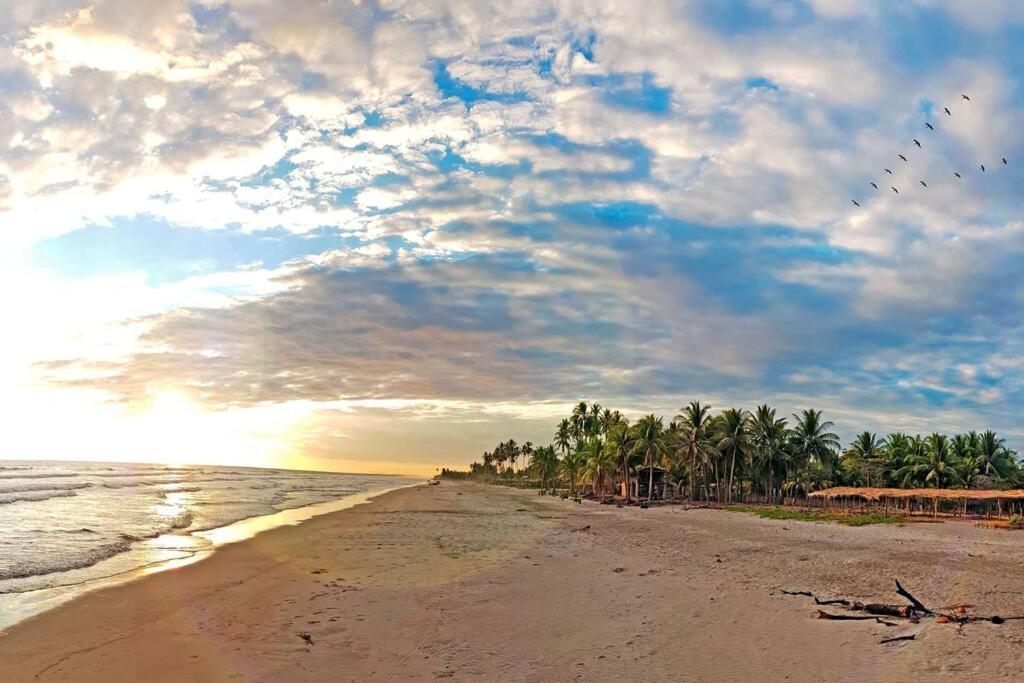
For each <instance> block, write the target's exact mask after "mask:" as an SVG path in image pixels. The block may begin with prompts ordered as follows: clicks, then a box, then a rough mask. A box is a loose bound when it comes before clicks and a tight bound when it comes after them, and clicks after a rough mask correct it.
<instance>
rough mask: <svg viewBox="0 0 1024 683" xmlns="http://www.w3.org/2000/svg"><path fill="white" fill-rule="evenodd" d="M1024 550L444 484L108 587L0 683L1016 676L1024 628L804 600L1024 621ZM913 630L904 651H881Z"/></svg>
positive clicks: (992, 540) (32, 640) (945, 535)
mask: <svg viewBox="0 0 1024 683" xmlns="http://www.w3.org/2000/svg"><path fill="white" fill-rule="evenodd" d="M1022 566H1024V535H1022V533H1018V532H1005V531H996V530H990V529H981V528H978V527H975V526H972V525H970V524H967V523H962V522H957V523H945V524H921V523H914V524H906V525H899V526H894V525H878V526H870V527H860V528H851V527H844V526H839V525H835V524H822V523H808V522H795V521H777V520H762V519H759V518H757V517H754V516H752V515H748V514H742V513H736V512H728V511H722V510H707V509H684V508H683V507H682V506H673V507H664V508H652V509H649V510H641V509H638V508H616V507H614V506H599V505H597V504H594V503H584V504H576V503H572V502H568V501H562V500H557V499H554V498H550V497H545V496H538V495H536V494H535V493H534V492H525V491H517V490H511V489H505V488H500V487H486V486H482V485H475V484H465V483H450V482H445V483H442V484H441V485H440V486H426V485H424V486H416V487H411V488H406V489H401V490H398V491H393V492H390V493H387V494H384V495H382V496H380V497H378V498H376V499H374V500H372V501H371V502H370V503H367V504H364V505H359V506H357V507H354V508H351V509H349V510H344V511H340V512H335V513H331V514H327V515H323V516H320V517H315V518H313V519H311V520H309V521H306V522H303V523H301V524H299V525H297V526H294V527H282V528H278V529H274V530H271V531H267V532H265V533H262V534H260V535H258V536H256V537H255V538H252V539H249V540H246V541H242V542H239V543H235V544H231V545H228V546H225V547H223V548H221V549H219V550H217V551H216V552H215V553H213V555H212V556H211V557H210V558H209V559H206V560H203V561H201V562H198V563H196V564H193V565H190V566H187V567H183V568H180V569H175V570H170V571H166V572H162V573H159V574H153V575H151V576H148V577H145V578H143V579H140V580H138V581H134V582H132V583H129V584H125V585H121V586H115V587H112V588H107V589H102V590H98V591H95V592H92V593H89V594H86V595H84V596H82V597H80V598H77V599H75V600H73V601H71V602H70V603H67V604H65V605H63V606H61V607H58V608H56V609H54V610H51V611H49V612H46V613H43V614H41V615H38V616H36V617H33V618H32V619H30V620H28V621H24V622H22V623H20V624H17V625H16V626H14V627H12V628H11V629H9V630H8V631H7V632H5V633H3V634H2V635H0V680H3V681H69V680H70V681H133V680H150V681H198V680H202V681H239V680H240V681H344V680H436V679H444V678H452V679H456V680H480V681H493V680H523V681H569V680H611V679H618V680H638V679H646V680H657V679H671V680H708V681H711V680H714V681H739V680H749V679H752V678H755V677H756V678H759V679H762V680H783V679H787V680H793V681H803V680H821V679H833V680H857V681H863V680H893V681H895V680H906V679H908V678H910V677H940V678H945V677H948V678H957V679H964V678H968V679H976V678H981V677H985V678H989V679H991V678H997V679H998V678H1005V679H1010V678H1013V679H1017V678H1019V676H1020V672H1021V671H1022V670H1024V647H1022V646H1024V621H1010V622H1007V623H1006V624H1003V625H999V626H997V625H993V624H989V623H974V624H968V625H966V626H963V627H957V626H954V625H950V624H939V623H936V622H935V620H925V621H922V622H921V623H920V624H916V625H912V624H901V625H899V626H885V625H882V624H879V623H876V622H874V621H851V622H834V621H823V620H818V619H815V618H813V615H814V613H815V610H816V609H817V608H816V607H815V605H814V604H813V601H812V600H811V599H810V598H806V597H799V596H787V595H783V594H782V593H781V590H782V589H787V590H806V591H812V592H814V593H815V594H818V595H821V596H825V597H845V598H853V599H858V600H861V601H865V602H869V601H871V602H887V603H897V602H902V600H901V599H900V598H899V597H898V596H897V595H896V594H895V593H894V590H893V588H894V584H893V579H894V578H899V579H900V581H901V583H903V585H904V586H906V587H907V588H908V589H909V590H911V591H912V592H913V593H914V594H915V595H916V596H917V597H918V598H920V599H921V600H922V601H923V602H925V604H928V605H952V604H959V603H965V602H966V603H970V604H972V605H975V606H976V608H975V610H974V611H976V612H977V613H980V614H1000V615H1004V616H1006V615H1011V614H1024V575H1022V574H1024V573H1022V572H1021V567H1022ZM910 633H914V634H916V639H915V640H913V641H904V642H897V643H892V644H885V645H883V644H880V643H879V641H880V640H881V639H883V638H887V637H892V636H894V635H904V634H910Z"/></svg>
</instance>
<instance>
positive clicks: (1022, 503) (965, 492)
mask: <svg viewBox="0 0 1024 683" xmlns="http://www.w3.org/2000/svg"><path fill="white" fill-rule="evenodd" d="M808 499H809V500H812V501H816V502H819V503H820V504H821V506H822V507H826V508H840V509H842V508H847V509H852V508H857V509H875V510H883V511H892V512H901V511H902V512H904V513H906V514H910V515H912V514H914V513H915V512H917V513H923V514H929V513H930V514H931V515H933V516H934V515H938V514H950V515H954V516H964V517H967V516H984V517H991V516H993V515H995V516H999V517H1002V516H1004V515H1010V514H1021V512H1022V510H1024V489H1009V490H1006V491H1000V490H997V489H890V488H872V487H864V486H835V487H833V488H829V489H823V490H821V491H814V492H813V493H811V494H809V495H808Z"/></svg>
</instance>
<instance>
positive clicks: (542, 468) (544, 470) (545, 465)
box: [530, 446, 558, 488]
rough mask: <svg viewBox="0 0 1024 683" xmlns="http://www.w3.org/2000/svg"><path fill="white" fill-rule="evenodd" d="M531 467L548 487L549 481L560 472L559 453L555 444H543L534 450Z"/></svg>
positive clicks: (544, 486) (542, 483)
mask: <svg viewBox="0 0 1024 683" xmlns="http://www.w3.org/2000/svg"><path fill="white" fill-rule="evenodd" d="M530 468H531V469H532V470H533V471H534V472H536V474H537V476H538V477H540V480H541V486H542V487H543V488H547V487H548V483H549V482H550V481H551V479H552V478H553V477H554V476H555V475H556V474H557V473H558V454H557V453H555V449H554V447H553V446H541V447H540V448H537V449H535V450H534V451H533V455H532V456H531V457H530Z"/></svg>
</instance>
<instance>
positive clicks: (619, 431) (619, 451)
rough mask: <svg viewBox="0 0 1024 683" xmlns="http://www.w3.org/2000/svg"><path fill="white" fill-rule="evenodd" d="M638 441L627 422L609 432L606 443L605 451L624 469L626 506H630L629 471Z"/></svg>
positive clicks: (619, 424) (623, 479)
mask: <svg viewBox="0 0 1024 683" xmlns="http://www.w3.org/2000/svg"><path fill="white" fill-rule="evenodd" d="M635 445H636V441H635V439H634V436H633V430H632V429H631V428H630V426H629V422H628V421H627V420H623V421H622V422H619V423H618V424H617V425H615V426H614V427H612V430H611V431H610V432H608V439H607V440H606V441H605V449H606V450H608V451H609V452H610V453H612V454H613V455H614V456H615V459H616V461H617V462H618V463H619V466H620V467H621V468H622V481H623V482H624V483H625V487H626V491H625V497H626V505H629V470H630V467H631V466H632V459H633V451H634V449H635Z"/></svg>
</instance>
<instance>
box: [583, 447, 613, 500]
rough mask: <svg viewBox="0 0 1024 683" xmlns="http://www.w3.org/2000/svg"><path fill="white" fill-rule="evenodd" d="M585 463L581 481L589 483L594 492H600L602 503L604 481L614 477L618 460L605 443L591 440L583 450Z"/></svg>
mask: <svg viewBox="0 0 1024 683" xmlns="http://www.w3.org/2000/svg"><path fill="white" fill-rule="evenodd" d="M583 452H584V454H585V456H586V463H585V464H584V465H583V471H582V473H581V476H582V479H583V481H589V482H590V483H591V485H592V486H593V487H594V491H595V492H597V491H598V490H600V492H601V493H600V496H601V502H604V491H605V485H604V484H605V481H607V480H608V479H611V478H613V477H614V476H615V472H616V470H618V468H619V460H618V457H617V456H616V454H615V453H614V451H613V450H612V449H610V448H608V446H607V443H606V442H604V441H602V440H599V439H591V440H590V441H588V442H587V444H586V447H585V449H584V451H583Z"/></svg>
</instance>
